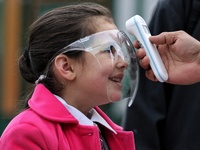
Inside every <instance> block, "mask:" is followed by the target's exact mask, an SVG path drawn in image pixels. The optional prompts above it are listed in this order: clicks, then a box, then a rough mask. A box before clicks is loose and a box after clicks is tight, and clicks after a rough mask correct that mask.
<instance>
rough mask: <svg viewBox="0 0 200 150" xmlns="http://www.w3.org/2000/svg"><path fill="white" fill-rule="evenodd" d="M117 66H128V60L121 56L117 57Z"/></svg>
mask: <svg viewBox="0 0 200 150" xmlns="http://www.w3.org/2000/svg"><path fill="white" fill-rule="evenodd" d="M116 67H117V68H124V69H126V68H127V67H128V62H127V61H125V60H124V59H123V58H122V57H121V56H119V57H118V60H117V63H116Z"/></svg>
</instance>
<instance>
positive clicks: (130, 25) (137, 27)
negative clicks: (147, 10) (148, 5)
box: [126, 15, 168, 82]
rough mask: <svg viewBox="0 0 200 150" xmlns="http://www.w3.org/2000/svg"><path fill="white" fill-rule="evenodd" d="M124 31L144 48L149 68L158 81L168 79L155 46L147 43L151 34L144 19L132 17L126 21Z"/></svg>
mask: <svg viewBox="0 0 200 150" xmlns="http://www.w3.org/2000/svg"><path fill="white" fill-rule="evenodd" d="M126 29H127V31H128V32H129V33H130V34H131V35H134V36H135V37H136V38H137V40H138V41H139V42H140V44H141V45H142V47H143V48H144V50H145V52H146V55H147V56H148V57H149V59H150V66H151V68H152V70H153V72H154V74H155V76H156V78H157V79H158V81H160V82H165V81H166V80H167V79H168V73H167V71H166V69H165V66H164V64H163V61H162V59H161V57H160V55H159V53H158V50H157V48H156V46H155V45H154V44H152V43H151V42H150V41H149V37H150V36H151V33H150V32H149V28H148V26H147V24H146V22H145V21H144V19H143V18H142V17H141V16H139V15H135V16H133V17H132V18H130V19H129V20H127V21H126Z"/></svg>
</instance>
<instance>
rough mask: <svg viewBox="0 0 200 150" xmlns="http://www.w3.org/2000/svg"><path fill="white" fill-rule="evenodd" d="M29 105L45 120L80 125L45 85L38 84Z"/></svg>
mask: <svg viewBox="0 0 200 150" xmlns="http://www.w3.org/2000/svg"><path fill="white" fill-rule="evenodd" d="M28 104H29V106H30V108H31V109H32V110H33V111H35V112H36V113H37V114H39V115H40V116H42V117H44V118H45V119H48V120H51V121H55V122H61V123H76V124H78V121H77V120H76V119H75V118H74V117H73V116H72V115H71V114H70V113H69V111H68V110H67V109H66V108H65V107H64V106H63V105H62V104H61V103H60V102H59V101H58V100H57V99H56V97H55V96H54V95H53V94H52V93H51V92H50V91H49V90H48V89H47V88H46V87H45V86H44V85H43V84H38V85H37V86H36V87H35V89H34V92H33V95H32V97H31V99H30V100H29V102H28Z"/></svg>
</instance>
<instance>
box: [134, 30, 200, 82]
mask: <svg viewBox="0 0 200 150" xmlns="http://www.w3.org/2000/svg"><path fill="white" fill-rule="evenodd" d="M149 39H150V41H151V42H152V43H153V44H155V45H156V46H157V48H158V51H159V53H160V56H161V58H162V60H163V62H164V64H165V67H166V69H167V71H168V75H169V78H168V80H167V81H166V82H168V83H172V84H183V85H187V84H193V83H196V82H199V81H200V42H199V41H197V40H196V39H194V38H193V37H191V36H190V35H189V34H187V33H186V32H184V31H176V32H163V33H161V34H159V35H157V36H151V37H150V38H149ZM134 47H135V48H138V51H137V57H138V58H140V65H141V66H142V67H143V68H144V69H145V70H147V71H146V77H147V78H148V79H150V80H152V81H158V80H157V79H156V78H155V76H154V73H153V71H152V70H151V68H150V67H149V61H150V60H149V58H148V57H147V56H146V54H145V51H144V49H142V48H140V45H139V44H138V41H135V42H134Z"/></svg>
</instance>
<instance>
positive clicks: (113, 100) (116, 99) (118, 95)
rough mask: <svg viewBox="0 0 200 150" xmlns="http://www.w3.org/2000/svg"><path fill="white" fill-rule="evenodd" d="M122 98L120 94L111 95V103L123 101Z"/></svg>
mask: <svg viewBox="0 0 200 150" xmlns="http://www.w3.org/2000/svg"><path fill="white" fill-rule="evenodd" d="M121 96H122V93H120V94H117V93H113V94H110V95H109V96H108V98H109V101H111V102H118V101H120V100H121Z"/></svg>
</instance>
